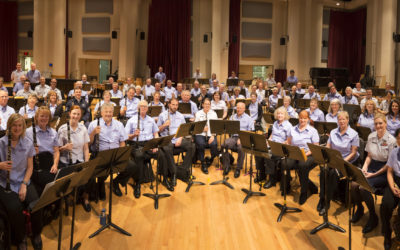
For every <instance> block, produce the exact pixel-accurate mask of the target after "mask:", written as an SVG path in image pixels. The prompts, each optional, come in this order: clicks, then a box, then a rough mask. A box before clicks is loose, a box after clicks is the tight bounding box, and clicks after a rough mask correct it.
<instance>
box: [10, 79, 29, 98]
mask: <svg viewBox="0 0 400 250" xmlns="http://www.w3.org/2000/svg"><path fill="white" fill-rule="evenodd" d="M25 81H26V76H25V75H24V74H23V75H22V76H20V77H19V82H16V83H15V85H14V87H13V96H15V95H16V94H17V93H18V91H20V90H21V89H24V85H25Z"/></svg>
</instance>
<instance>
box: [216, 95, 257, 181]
mask: <svg viewBox="0 0 400 250" xmlns="http://www.w3.org/2000/svg"><path fill="white" fill-rule="evenodd" d="M236 110H237V113H236V114H234V115H232V116H231V118H230V119H231V120H233V121H239V122H240V130H242V131H254V121H253V120H252V119H251V118H250V116H249V115H248V114H246V113H245V112H244V111H245V110H246V106H245V104H244V103H243V102H238V103H237V104H236ZM222 148H223V149H225V150H224V153H223V154H222V164H223V165H224V172H225V175H227V174H228V173H229V171H230V159H229V158H230V157H229V153H228V149H231V150H233V151H236V152H237V153H238V158H237V166H236V170H235V174H234V177H235V178H238V177H239V175H240V170H241V169H242V168H243V162H244V152H243V151H242V145H241V144H240V139H239V135H238V134H234V135H232V136H231V137H230V138H228V139H226V140H225V142H224V144H222Z"/></svg>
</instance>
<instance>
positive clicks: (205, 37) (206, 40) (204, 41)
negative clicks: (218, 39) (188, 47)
mask: <svg viewBox="0 0 400 250" xmlns="http://www.w3.org/2000/svg"><path fill="white" fill-rule="evenodd" d="M203 43H208V35H207V34H204V36H203Z"/></svg>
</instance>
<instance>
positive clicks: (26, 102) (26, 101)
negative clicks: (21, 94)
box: [24, 99, 28, 115]
mask: <svg viewBox="0 0 400 250" xmlns="http://www.w3.org/2000/svg"><path fill="white" fill-rule="evenodd" d="M26 105H28V99H25V105H24V112H25V115H26Z"/></svg>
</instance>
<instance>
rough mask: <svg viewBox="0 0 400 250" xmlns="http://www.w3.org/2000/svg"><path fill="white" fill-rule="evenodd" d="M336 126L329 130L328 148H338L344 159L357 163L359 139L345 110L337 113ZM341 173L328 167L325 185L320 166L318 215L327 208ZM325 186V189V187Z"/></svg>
mask: <svg viewBox="0 0 400 250" xmlns="http://www.w3.org/2000/svg"><path fill="white" fill-rule="evenodd" d="M337 118H338V127H337V128H335V129H333V130H332V131H331V132H330V136H329V139H328V142H327V144H326V146H327V147H328V148H332V149H336V150H338V151H339V152H340V153H341V155H342V157H343V159H344V160H345V161H348V162H351V163H357V160H358V158H359V153H358V151H357V150H358V147H359V146H360V139H359V137H358V133H357V132H356V131H355V130H354V129H352V128H351V127H350V125H349V114H348V113H347V112H346V111H341V112H339V113H338V115H337ZM340 175H341V173H339V172H338V171H336V169H333V168H329V169H328V173H327V181H328V183H326V187H325V168H321V172H320V176H319V181H320V186H321V189H320V193H319V202H318V205H317V211H319V214H320V215H323V214H325V210H327V209H329V207H330V201H331V199H332V197H333V194H334V193H335V191H337V189H338V184H339V178H340ZM325 188H326V189H325ZM325 192H327V195H326V197H327V199H328V200H327V204H328V207H327V208H326V207H325Z"/></svg>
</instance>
